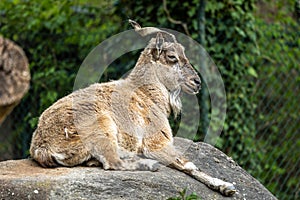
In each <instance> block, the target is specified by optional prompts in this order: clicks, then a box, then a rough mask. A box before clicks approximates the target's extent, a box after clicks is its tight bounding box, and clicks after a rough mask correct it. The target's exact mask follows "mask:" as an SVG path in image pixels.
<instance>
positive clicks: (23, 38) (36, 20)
mask: <svg viewBox="0 0 300 200" xmlns="http://www.w3.org/2000/svg"><path fill="white" fill-rule="evenodd" d="M113 12H114V9H113V7H112V6H111V5H106V6H105V7H101V6H100V7H97V8H96V7H91V6H87V5H81V4H76V3H75V2H74V1H68V0H63V1H51V0H45V1H39V0H30V1H22V0H20V1H18V0H16V1H11V0H1V1H0V13H1V18H0V20H1V21H0V33H1V34H2V35H3V36H4V37H6V38H10V39H12V40H14V41H15V42H16V43H18V44H19V45H20V46H21V47H22V48H23V49H24V51H25V53H26V55H27V57H28V59H29V62H30V69H31V73H32V80H31V88H30V91H29V92H28V95H26V97H25V98H24V99H23V101H22V102H21V104H20V105H19V106H18V107H17V108H16V110H15V112H14V113H15V114H16V115H18V116H15V117H14V118H16V119H19V120H17V121H16V122H15V123H16V124H15V127H17V129H16V130H15V132H14V134H13V135H11V136H10V137H12V141H13V142H14V143H16V144H17V145H16V146H18V147H19V150H17V152H23V155H20V154H17V155H16V157H20V156H25V155H26V151H27V149H28V147H29V146H28V145H29V140H30V138H31V134H32V132H33V129H34V128H35V126H36V124H37V119H38V116H39V115H40V114H41V113H42V111H44V110H45V109H46V108H47V107H49V106H50V105H51V104H52V103H53V102H54V101H55V100H57V99H58V98H60V97H62V96H65V95H66V94H68V93H70V92H72V88H73V82H74V78H75V75H76V72H77V70H78V68H79V66H80V64H81V63H82V61H83V59H84V58H85V56H86V55H87V54H88V53H89V51H91V49H92V48H94V47H95V46H96V45H98V44H99V43H100V42H101V41H103V40H104V39H105V38H107V37H108V36H109V35H112V34H113V32H114V31H115V30H116V24H118V22H119V20H118V17H117V16H115V15H113ZM112 24H113V25H114V26H112Z"/></svg>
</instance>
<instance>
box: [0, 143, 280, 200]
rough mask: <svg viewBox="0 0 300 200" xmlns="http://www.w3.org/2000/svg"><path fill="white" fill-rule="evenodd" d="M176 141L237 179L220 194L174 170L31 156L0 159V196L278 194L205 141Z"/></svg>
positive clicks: (211, 169)
mask: <svg viewBox="0 0 300 200" xmlns="http://www.w3.org/2000/svg"><path fill="white" fill-rule="evenodd" d="M175 145H176V147H177V148H178V149H179V150H180V151H181V152H184V154H185V155H186V156H187V157H188V158H189V159H190V160H192V161H193V162H194V163H195V164H196V165H197V166H198V167H200V169H202V170H203V171H204V172H206V173H208V174H210V175H212V176H214V177H217V178H221V179H223V180H225V181H229V182H232V183H234V184H236V188H237V193H236V194H235V195H233V196H232V197H224V196H222V195H221V194H219V193H218V192H215V191H212V190H211V189H209V188H208V187H206V186H205V185H203V184H202V183H200V182H198V181H197V180H195V179H193V178H191V177H189V176H188V175H186V174H184V173H182V172H179V171H177V170H174V169H170V168H168V167H164V166H162V167H161V169H160V170H159V171H158V172H148V171H133V172H129V171H104V170H103V169H100V168H95V167H94V168H93V167H74V168H66V167H60V168H51V169H45V168H42V167H40V166H39V165H37V164H36V163H35V162H34V161H31V160H30V159H25V160H11V161H5V162H0V199H55V200H56V199H168V198H169V197H175V196H179V195H178V194H179V193H178V192H179V191H182V190H183V189H184V188H187V193H188V194H189V193H191V192H195V193H197V194H198V196H200V197H202V199H204V200H206V199H208V200H212V199H216V200H219V199H250V200H253V199H258V200H263V199H266V200H272V199H276V198H275V197H274V196H273V195H272V194H271V193H270V192H269V191H268V190H267V189H266V188H265V187H264V186H263V185H261V184H260V183H259V182H258V181H257V180H255V179H254V178H253V177H252V176H250V175H249V174H248V173H247V172H246V171H245V170H243V169H242V168H241V167H239V166H238V165H237V164H236V163H235V162H234V161H233V160H232V159H231V158H229V157H227V156H226V155H225V154H223V153H222V152H221V151H219V150H217V149H216V148H214V147H212V146H211V145H208V144H205V143H193V142H192V141H190V140H187V139H182V138H175Z"/></svg>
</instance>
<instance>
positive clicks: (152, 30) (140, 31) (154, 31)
mask: <svg viewBox="0 0 300 200" xmlns="http://www.w3.org/2000/svg"><path fill="white" fill-rule="evenodd" d="M128 22H129V23H130V24H131V26H132V27H133V28H134V30H135V31H136V32H137V33H138V34H140V35H141V36H143V37H145V36H147V35H153V34H157V33H162V34H163V35H164V36H165V37H166V39H169V40H170V42H177V40H176V38H175V36H174V35H173V34H171V33H168V32H166V31H163V30H160V29H158V28H155V27H144V28H142V27H141V26H140V25H139V24H138V23H137V22H136V21H133V20H131V19H129V20H128Z"/></svg>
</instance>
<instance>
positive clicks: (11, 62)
mask: <svg viewBox="0 0 300 200" xmlns="http://www.w3.org/2000/svg"><path fill="white" fill-rule="evenodd" d="M29 81H30V72H29V64H28V60H27V57H26V56H25V53H24V51H23V50H22V49H21V48H20V47H19V46H17V45H16V44H15V43H14V42H12V41H10V40H8V39H4V38H3V37H1V36H0V85H1V87H0V124H1V123H2V122H3V121H4V119H5V117H6V116H7V115H8V114H9V113H10V112H11V111H12V109H13V108H14V107H15V106H16V105H17V104H18V103H19V102H20V100H21V98H22V97H23V96H24V95H25V94H26V92H27V91H28V89H29Z"/></svg>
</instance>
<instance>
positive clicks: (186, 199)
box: [168, 188, 201, 200]
mask: <svg viewBox="0 0 300 200" xmlns="http://www.w3.org/2000/svg"><path fill="white" fill-rule="evenodd" d="M168 200H201V198H200V197H199V196H198V195H197V194H195V193H192V194H189V195H187V189H186V188H185V189H183V190H182V191H181V192H179V196H177V197H170V198H168Z"/></svg>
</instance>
